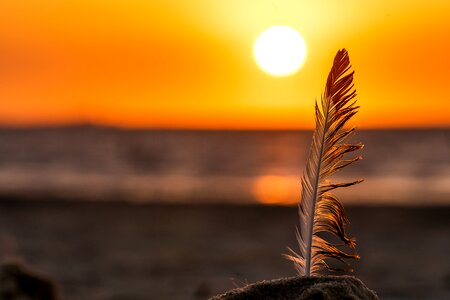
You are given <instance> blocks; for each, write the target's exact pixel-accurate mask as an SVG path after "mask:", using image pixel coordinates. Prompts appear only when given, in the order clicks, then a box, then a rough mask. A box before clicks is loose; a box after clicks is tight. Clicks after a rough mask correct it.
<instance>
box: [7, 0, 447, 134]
mask: <svg viewBox="0 0 450 300" xmlns="http://www.w3.org/2000/svg"><path fill="white" fill-rule="evenodd" d="M449 15H450V1H444V0H443V1H435V0H427V1H422V0H418V1H402V0H398V1H387V0H380V1H357V0H348V1H338V0H336V1H294V0H292V1H287V0H277V1H275V0H272V1H267V0H216V1H206V0H202V1H201V0H164V1H163V0H161V1H149V0H127V1H125V0H95V1H93V0H66V1H60V0H41V1H36V0H15V1H2V3H1V4H0V125H3V126H48V125H66V124H80V123H82V124H85V123H88V124H96V125H107V126H118V127H126V128H175V129H177V128H181V129H191V128H194V129H309V128H312V127H313V126H314V123H313V120H314V119H313V107H314V106H313V104H314V101H315V99H319V98H320V95H321V93H322V92H323V89H324V83H325V80H326V76H327V73H328V71H329V69H330V67H331V64H332V59H333V57H334V54H335V53H336V52H337V50H338V49H340V48H346V49H347V50H348V51H349V55H350V60H351V62H352V65H353V68H354V70H355V71H356V73H355V84H356V88H357V91H358V98H357V99H358V103H359V105H360V106H361V108H360V113H359V114H358V115H357V116H356V117H355V118H354V120H353V124H354V125H357V126H359V127H360V128H418V127H449V126H450V94H449V92H448V87H449V85H450V74H449V70H450V55H449V53H450V18H448V16H449ZM273 25H287V26H290V27H292V28H294V29H296V30H297V31H299V32H300V34H301V35H302V36H303V37H304V39H305V42H306V45H307V58H306V61H305V64H304V66H303V67H302V68H301V69H300V70H299V71H298V72H297V73H296V74H294V75H292V76H287V77H274V76H270V75H268V74H266V73H264V72H262V71H261V70H260V69H259V68H258V66H257V65H256V63H255V61H254V59H253V57H252V47H253V44H254V42H255V39H256V37H257V36H258V35H259V34H260V33H261V32H262V31H263V30H265V29H266V28H268V27H270V26H273Z"/></svg>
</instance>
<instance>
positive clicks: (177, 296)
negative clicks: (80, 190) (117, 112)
mask: <svg viewBox="0 0 450 300" xmlns="http://www.w3.org/2000/svg"><path fill="white" fill-rule="evenodd" d="M346 208H347V211H348V213H349V217H350V221H351V222H352V224H351V227H350V233H351V235H353V236H355V237H356V238H357V241H358V247H357V249H358V253H359V254H360V255H361V260H360V261H356V262H354V263H352V266H353V267H354V268H355V273H354V275H355V276H356V277H357V278H359V279H361V280H362V281H363V282H364V283H365V284H366V285H367V286H368V287H370V288H371V289H373V290H374V291H376V292H377V294H378V295H379V297H380V298H381V299H384V300H386V299H387V300H401V299H438V300H440V299H442V300H444V299H450V256H449V255H448V249H450V239H449V238H448V237H449V236H450V207H445V206H442V207H409V208H407V207H351V206H347V207H346ZM295 225H296V209H295V208H294V207H263V206H187V205H185V206H183V205H173V206H171V205H133V204H125V203H50V202H34V203H29V202H22V203H16V202H4V201H3V202H0V257H1V258H7V257H16V258H19V259H21V260H23V261H24V262H25V263H26V264H27V265H28V266H30V267H31V268H32V269H35V270H38V271H39V272H40V273H41V274H44V275H47V276H48V277H49V278H52V279H54V280H56V281H57V282H58V285H59V287H60V291H61V293H62V299H65V300H125V299H129V300H131V299H132V300H147V299H171V300H181V299H187V300H202V299H203V300H204V299H208V298H209V297H212V296H214V295H218V294H221V293H224V292H226V291H228V290H231V289H233V288H237V287H244V286H246V285H247V284H249V283H253V282H258V281H262V280H269V279H274V278H284V277H291V276H295V270H294V268H293V266H292V264H291V263H290V262H289V261H287V260H285V259H283V257H282V253H286V251H287V249H286V247H287V246H290V247H294V248H295V234H294V228H295Z"/></svg>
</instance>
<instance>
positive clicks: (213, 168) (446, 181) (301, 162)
mask: <svg viewBox="0 0 450 300" xmlns="http://www.w3.org/2000/svg"><path fill="white" fill-rule="evenodd" d="M311 135H312V133H311V132H309V131H163V130H161V131H146V130H119V129H111V128H97V127H90V126H78V127H76V126H75V127H67V128H47V129H45V128H41V129H2V130H0V196H3V197H8V198H11V197H13V198H20V199H60V200H77V201H79V200H81V201H126V202H144V203H156V202H157V203H235V204H252V203H263V204H293V203H297V201H298V199H299V197H300V178H301V175H302V172H303V168H304V166H305V163H306V156H307V152H308V149H309V146H310V143H311ZM353 140H354V141H360V142H362V143H364V144H365V148H364V149H363V150H361V151H360V153H359V154H360V155H362V156H363V160H362V161H360V162H357V163H356V164H353V165H351V166H349V167H347V168H345V169H344V170H343V171H342V172H340V173H338V175H337V176H336V178H335V180H336V181H337V182H340V181H344V180H354V179H360V178H363V179H365V182H363V183H362V184H359V185H357V186H354V187H351V188H345V189H341V191H338V192H337V194H338V196H340V198H341V199H342V201H343V202H344V203H356V204H393V205H398V204H402V205H403V204H405V205H422V204H427V205H428V204H442V203H446V204H450V130H449V129H429V130H371V131H359V132H357V134H355V136H354V137H353ZM359 154H358V155H359Z"/></svg>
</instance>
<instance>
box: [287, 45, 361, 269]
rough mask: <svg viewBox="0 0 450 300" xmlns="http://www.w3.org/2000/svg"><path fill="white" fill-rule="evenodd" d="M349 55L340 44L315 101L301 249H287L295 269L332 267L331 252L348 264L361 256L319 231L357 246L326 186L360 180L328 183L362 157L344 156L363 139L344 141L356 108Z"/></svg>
mask: <svg viewBox="0 0 450 300" xmlns="http://www.w3.org/2000/svg"><path fill="white" fill-rule="evenodd" d="M350 68H351V66H350V59H349V56H348V53H347V51H346V50H345V49H342V50H339V51H338V53H337V54H336V56H335V58H334V62H333V66H332V68H331V71H330V73H329V75H328V79H327V82H326V85H325V92H324V95H323V97H322V99H321V102H320V107H319V105H318V104H317V101H316V105H315V112H316V113H315V119H316V129H315V131H314V135H313V141H312V145H311V148H310V153H309V157H308V161H307V164H306V169H305V171H304V174H303V177H302V195H301V201H300V204H299V219H300V225H299V228H297V240H298V244H299V252H298V253H296V252H295V251H293V250H291V249H289V251H290V252H291V254H287V255H285V256H286V257H287V258H288V259H290V260H292V261H293V262H294V265H295V268H296V269H297V271H298V273H299V275H301V276H310V275H314V274H316V273H318V272H319V271H320V270H321V269H328V270H334V269H333V268H331V267H330V266H329V265H328V264H327V263H326V261H325V260H326V259H329V258H334V259H337V260H338V261H341V262H343V263H345V264H347V265H348V263H347V262H346V261H345V259H349V258H356V259H357V258H359V256H358V255H357V254H349V253H345V252H343V251H342V250H340V249H338V248H337V245H333V244H331V243H329V242H327V241H326V240H324V239H323V238H321V237H319V236H318V235H317V234H318V233H319V232H329V233H331V234H333V235H335V236H336V237H338V238H339V239H341V240H342V241H343V242H344V244H345V245H347V246H349V247H350V248H354V247H355V246H356V242H355V239H353V238H349V237H348V236H347V234H346V231H345V226H346V225H347V224H348V218H347V216H346V214H345V212H344V207H343V206H342V204H341V203H340V202H339V200H338V199H337V198H336V197H335V196H334V195H333V194H331V193H330V191H332V190H334V189H336V188H340V187H347V186H351V185H354V184H357V183H360V182H361V181H362V180H356V181H353V182H348V183H330V182H329V180H328V178H329V177H330V176H331V175H333V174H334V173H335V172H337V171H339V170H340V169H342V168H344V167H345V166H348V165H349V164H351V163H353V162H355V161H358V160H360V159H361V157H360V156H358V157H355V158H352V159H346V160H344V159H342V158H343V156H344V155H345V154H347V153H350V152H353V151H356V150H359V149H361V148H362V147H363V145H362V144H346V143H344V141H345V140H346V139H347V138H348V136H349V135H350V134H352V133H353V132H354V130H355V129H354V128H351V129H345V128H344V126H345V124H346V123H347V121H348V120H349V119H350V118H351V117H352V116H353V115H355V114H356V112H357V109H358V108H359V107H358V106H356V105H355V104H356V101H355V100H353V99H354V98H355V96H356V91H355V89H354V86H353V74H354V72H353V71H351V72H350ZM352 100H353V101H352Z"/></svg>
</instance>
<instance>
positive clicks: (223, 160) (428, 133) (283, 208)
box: [0, 0, 450, 299]
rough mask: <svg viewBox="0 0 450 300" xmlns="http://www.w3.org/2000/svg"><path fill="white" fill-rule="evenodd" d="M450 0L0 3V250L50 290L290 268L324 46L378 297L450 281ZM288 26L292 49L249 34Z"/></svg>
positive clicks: (148, 285)
mask: <svg viewBox="0 0 450 300" xmlns="http://www.w3.org/2000/svg"><path fill="white" fill-rule="evenodd" d="M449 14H450V3H446V2H445V1H414V3H411V2H409V1H395V2H392V1H376V2H375V1H372V2H367V1H366V2H361V1H347V2H346V3H345V4H343V3H342V1H315V2H314V3H306V2H304V1H287V0H282V1H266V0H264V1H256V0H248V1H213V2H210V1H195V0H190V1H187V0H186V1H184V0H169V1H137V0H133V1H122V0H117V1H102V0H96V1H85V0H78V1H63V2H61V1H51V0H40V1H37V0H24V1H14V2H8V3H1V4H0V258H1V259H3V260H4V261H8V260H20V261H23V262H24V263H26V264H27V265H29V266H31V267H33V268H35V269H37V270H40V271H41V272H43V273H44V274H48V275H49V276H51V277H52V278H54V279H55V281H57V282H58V284H59V287H60V290H61V293H62V295H63V298H64V299H206V298H208V297H210V296H213V295H215V294H217V293H221V292H224V291H226V290H228V289H231V288H234V287H236V286H242V285H244V284H245V283H250V282H254V281H257V280H263V279H273V278H277V277H282V276H294V275H295V272H294V268H293V267H292V266H291V264H290V263H289V262H288V261H286V260H284V259H283V258H282V257H281V254H282V253H285V252H286V247H287V246H289V247H292V248H295V247H296V246H295V243H296V242H295V226H296V225H297V223H296V222H297V216H296V207H295V205H296V204H297V203H298V201H299V199H300V177H301V174H302V172H303V167H304V165H305V162H306V158H307V157H306V156H307V152H308V149H309V146H310V142H311V137H312V129H313V128H314V118H313V115H314V101H315V99H320V97H321V93H322V92H323V89H324V83H325V81H326V76H327V73H328V71H329V69H330V67H331V64H332V61H333V57H334V55H335V53H336V52H337V50H338V49H341V48H344V47H345V48H346V49H347V50H348V51H349V55H350V60H351V62H352V65H353V69H354V70H355V71H356V73H355V85H356V89H357V92H358V97H357V100H358V104H359V105H360V106H361V108H360V112H359V113H358V114H357V115H356V116H355V117H354V118H353V119H352V120H351V122H350V123H351V125H355V126H358V131H357V133H356V134H355V135H354V136H353V137H352V139H353V140H354V141H357V142H362V143H364V144H365V148H364V149H363V150H362V151H361V155H362V156H363V157H364V160H362V161H360V162H358V163H357V164H355V165H352V166H351V167H348V168H347V169H345V170H343V171H342V172H340V174H338V175H337V176H336V179H335V180H336V181H338V182H340V181H345V180H349V179H350V180H352V179H359V178H364V179H365V182H364V183H362V184H360V185H357V186H355V187H351V188H346V189H343V190H341V191H337V195H338V196H339V198H340V199H341V200H342V202H343V203H344V205H345V206H346V208H347V211H348V212H349V217H350V221H351V222H352V223H351V224H350V226H349V230H350V232H351V233H352V235H354V236H356V238H357V240H358V242H359V246H358V248H357V250H358V253H359V254H360V255H361V257H362V259H361V261H360V262H357V263H355V272H356V273H355V275H356V276H358V277H359V278H360V279H362V280H363V281H364V282H365V283H366V284H367V285H368V286H369V287H370V288H372V289H374V290H376V291H377V292H378V293H379V295H380V296H381V298H383V299H448V297H450V259H449V258H448V255H447V250H446V249H449V248H450V240H449V238H448V236H449V235H450V156H449V154H450V130H449V129H450V99H449V97H448V92H447V88H448V84H449V81H450V76H449V74H448V69H449V68H450V58H449V56H448V53H449V52H450V40H449V38H448V37H449V36H450V21H449V19H448V15H449ZM274 25H286V26H290V27H291V28H293V29H295V30H296V31H298V32H299V34H300V35H301V36H302V37H303V39H304V41H305V44H306V57H304V64H303V65H302V66H301V67H300V69H298V70H297V71H296V72H294V73H292V74H289V75H288V76H273V75H271V74H270V73H267V72H263V70H261V68H260V67H259V66H258V65H259V62H256V61H255V58H254V55H253V53H252V51H253V46H254V44H255V41H256V40H257V38H258V36H259V34H260V33H261V32H263V31H264V30H265V29H267V28H269V27H271V26H274Z"/></svg>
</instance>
